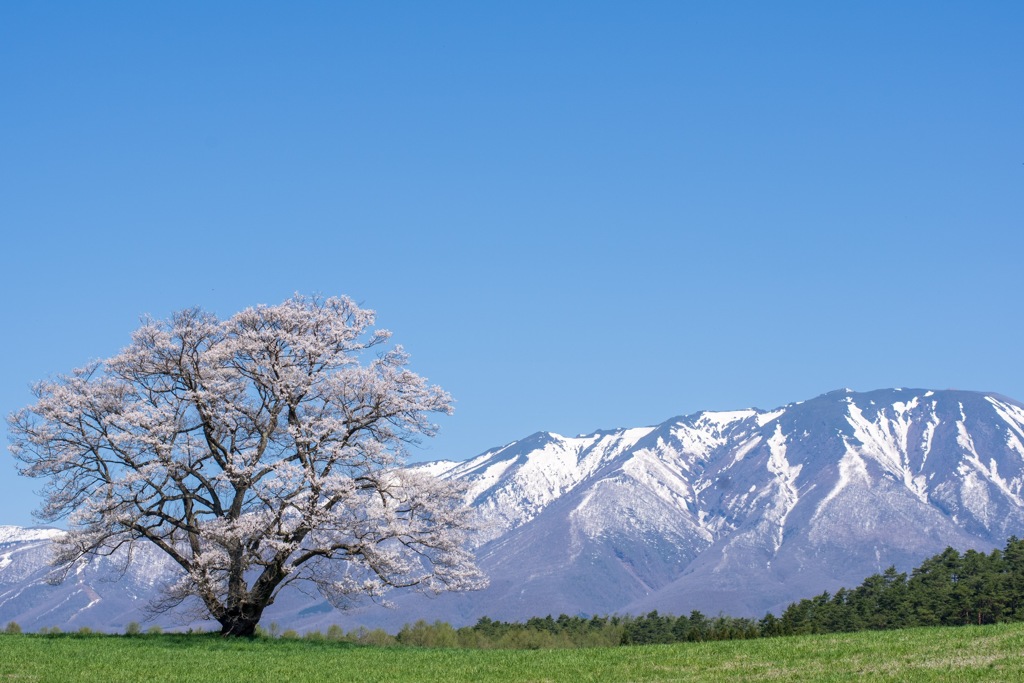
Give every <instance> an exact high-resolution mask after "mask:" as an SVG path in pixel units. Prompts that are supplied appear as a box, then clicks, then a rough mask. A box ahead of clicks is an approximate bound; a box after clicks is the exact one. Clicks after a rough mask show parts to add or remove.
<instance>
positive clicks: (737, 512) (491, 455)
mask: <svg viewBox="0 0 1024 683" xmlns="http://www.w3.org/2000/svg"><path fill="white" fill-rule="evenodd" d="M412 468H414V469H418V470H420V471H424V472H430V473H432V474H435V475H437V476H440V477H444V478H449V479H456V480H459V481H462V482H463V483H464V484H465V485H466V487H467V492H466V499H467V502H468V503H469V504H470V505H472V506H473V507H474V508H475V509H476V510H477V511H478V514H479V516H480V519H481V521H482V522H483V524H482V529H481V531H479V532H478V533H477V534H476V535H475V536H474V537H473V544H474V546H475V548H476V551H477V554H478V558H479V562H480V564H481V566H482V567H483V568H484V569H485V570H486V571H487V572H488V574H489V575H490V576H491V586H490V587H489V588H488V589H486V590H484V591H481V592H478V593H470V594H462V595H442V596H440V597H438V598H436V599H426V598H423V597H421V596H416V595H403V596H399V597H398V598H397V599H396V604H397V606H398V609H397V610H394V611H385V610H383V609H382V608H380V607H377V606H363V607H356V608H354V609H352V610H350V611H348V612H337V611H333V610H331V608H330V606H328V605H325V604H323V603H322V602H318V601H317V600H316V599H314V598H310V597H309V596H306V595H304V594H290V595H288V596H287V597H286V598H282V599H281V600H279V603H280V604H278V605H274V606H272V608H271V609H270V610H269V611H268V614H267V617H266V618H267V619H268V620H270V619H276V620H278V621H280V622H283V623H288V624H289V625H291V626H292V627H296V628H318V627H323V626H324V625H325V624H329V623H332V622H337V623H342V624H348V625H360V624H361V625H367V626H378V625H379V626H384V627H386V628H397V626H400V625H401V624H402V623H405V622H406V621H413V620H415V619H418V618H426V619H428V620H432V619H435V618H439V619H444V620H447V621H450V622H452V623H454V624H456V625H461V624H465V623H472V622H473V621H475V620H476V619H478V618H479V617H480V616H485V615H486V616H489V617H491V618H498V619H524V618H528V617H530V616H540V615H542V614H548V613H558V612H565V613H567V614H602V613H614V612H619V613H643V612H646V611H649V610H650V609H658V610H659V611H662V612H674V613H686V612H689V611H690V610H692V609H700V610H702V611H705V612H708V613H712V614H715V613H718V612H725V613H727V614H731V615H734V616H760V615H762V614H763V613H764V612H765V611H767V610H774V611H778V610H780V609H781V608H782V607H784V606H785V605H786V604H788V603H789V602H792V601H793V600H797V599H800V598H803V597H807V596H809V595H812V594H817V593H820V592H821V591H822V590H830V591H834V590H835V589H837V588H839V587H840V586H842V585H847V586H850V585H856V584H857V583H859V582H860V581H861V580H862V579H863V578H864V577H865V576H867V575H869V574H871V573H874V572H876V571H880V570H882V569H884V568H885V567H887V566H889V565H890V564H892V565H896V566H897V567H899V568H901V569H910V568H912V567H913V566H916V564H917V563H918V562H920V561H921V560H923V559H924V558H925V557H928V556H930V555H931V554H934V553H936V552H939V551H941V550H942V549H943V548H945V547H946V546H947V545H952V546H954V547H958V548H959V549H966V548H968V547H974V548H976V549H979V550H988V549H991V548H994V547H999V546H1001V545H1002V544H1003V543H1004V542H1005V540H1006V538H1007V537H1008V536H1010V535H1013V534H1017V535H1024V502H1022V494H1024V490H1022V489H1024V405H1022V404H1021V403H1020V402H1018V401H1016V400H1014V399H1011V398H1008V397H1005V396H1001V395H999V394H994V393H991V392H977V391H962V390H937V391H936V390H929V389H906V388H899V389H878V390H874V391H869V392H855V391H852V390H850V389H840V390H837V391H832V392H828V393H826V394H822V395H821V396H818V397H815V398H813V399H809V400H806V401H798V402H794V403H790V404H787V405H785V406H782V407H780V408H776V409H774V410H762V409H759V408H749V409H744V410H733V411H699V412H696V413H693V414H690V415H683V416H676V417H673V418H669V419H668V420H666V421H664V422H661V423H659V424H656V425H652V426H647V427H633V428H620V429H613V430H597V431H595V432H592V433H590V434H582V435H579V436H575V437H567V436H562V435H559V434H555V433H552V432H535V433H534V434H531V435H530V436H528V437H526V438H524V439H522V440H519V441H514V442H511V443H509V444H505V445H503V446H499V447H495V448H492V449H489V450H487V451H485V452H484V453H482V454H480V455H478V456H476V457H474V458H470V459H468V460H464V461H437V462H433V463H422V464H416V465H412ZM2 538H3V537H2V535H0V557H7V555H5V553H8V554H10V553H15V554H16V553H17V552H18V551H17V549H16V548H14V547H13V545H11V544H9V543H8V544H5V543H4V542H3V540H2ZM34 543H35V545H34V546H33V548H35V549H36V551H38V549H39V547H40V544H42V543H45V542H44V541H39V540H37V541H34ZM15 545H16V544H15ZM24 552H25V553H28V550H25V551H24ZM26 557H27V555H26ZM14 559H15V555H10V557H9V558H8V561H9V564H10V563H12V562H13V560H14ZM0 562H2V560H0ZM153 562H155V563H156V564H152V565H151V566H150V568H151V569H153V568H154V567H156V566H158V565H159V558H154V559H153ZM5 566H6V565H4V566H0V621H2V620H5V619H15V620H18V621H19V623H21V619H19V618H18V616H19V615H18V614H16V613H15V612H14V611H13V609H12V607H11V605H10V601H9V598H8V597H7V596H8V595H9V594H10V593H11V592H12V591H16V590H20V591H21V593H19V594H23V593H24V591H25V590H30V591H36V594H37V596H38V599H39V600H40V601H44V602H45V601H46V600H49V599H51V598H44V593H45V591H44V590H43V589H42V588H40V587H39V586H38V575H37V574H32V573H31V572H29V576H32V577H35V579H33V580H35V581H36V583H32V581H29V582H28V583H29V584H30V585H29V586H28V587H27V588H26V587H25V586H22V585H21V584H19V585H18V586H13V585H10V584H9V582H8V581H7V574H6V570H5V568H4V567H5ZM129 571H131V570H129ZM90 572H94V574H95V577H99V576H100V574H101V573H102V572H101V571H100V568H99V567H92V568H86V569H84V570H83V573H82V574H80V575H79V578H81V577H82V576H86V577H90V576H93V574H90ZM89 581H92V579H89ZM89 581H85V580H84V579H83V583H82V584H81V585H80V586H79V588H80V589H81V590H85V589H86V588H89V589H90V590H92V591H93V592H94V593H95V594H96V595H97V596H98V597H99V602H97V603H95V604H91V606H87V607H86V608H83V609H84V611H80V612H76V613H75V615H74V616H73V617H72V619H73V620H78V621H82V622H83V624H84V625H89V626H91V627H94V628H96V627H99V628H107V629H110V630H117V626H116V624H113V623H110V622H111V619H113V617H103V616H102V615H103V610H102V609H101V608H102V607H103V605H104V601H107V602H108V604H113V603H116V602H117V601H116V600H113V599H111V598H108V597H106V596H105V595H104V593H103V591H102V590H101V589H99V588H95V587H94V586H93V585H92V583H89ZM86 584H88V585H86ZM140 585H141V584H140ZM8 586H10V588H8ZM51 589H53V590H54V591H56V592H55V593H53V597H52V600H56V598H57V596H58V595H59V589H60V587H59V586H58V587H51ZM128 609H129V608H128V607H125V606H124V605H121V608H120V611H119V612H118V614H123V613H126V611H128ZM47 615H48V616H47V617H46V618H55V617H56V616H57V613H56V612H51V613H47ZM90 615H91V616H90ZM22 618H25V617H24V616H22ZM42 618H43V617H41V616H40V617H36V619H37V620H36V622H31V620H30V623H28V624H23V626H28V627H29V628H31V627H32V623H37V624H38V625H39V626H42V625H52V624H43V623H41V622H39V621H38V619H42ZM118 618H120V617H118ZM90 619H92V621H89V620H90ZM85 622H89V623H85Z"/></svg>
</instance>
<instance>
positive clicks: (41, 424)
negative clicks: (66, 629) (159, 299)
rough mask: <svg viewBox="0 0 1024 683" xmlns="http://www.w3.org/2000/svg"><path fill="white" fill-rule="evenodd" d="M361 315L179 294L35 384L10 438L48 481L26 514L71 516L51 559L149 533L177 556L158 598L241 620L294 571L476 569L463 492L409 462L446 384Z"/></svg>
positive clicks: (405, 578) (427, 575) (295, 303)
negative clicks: (203, 306) (39, 501)
mask: <svg viewBox="0 0 1024 683" xmlns="http://www.w3.org/2000/svg"><path fill="white" fill-rule="evenodd" d="M373 324H374V313H373V311H369V310H366V309H361V308H359V307H358V306H357V305H355V304H354V303H353V302H352V301H351V300H349V299H347V298H326V299H325V298H320V297H312V298H307V297H302V296H299V295H296V296H295V297H294V298H292V299H290V300H288V301H285V302H284V303H282V304H280V305H277V306H258V307H256V308H250V309H247V310H245V311H242V312H241V313H238V314H236V315H234V316H233V317H231V318H230V319H227V320H223V321H220V320H218V319H217V318H215V317H214V316H213V315H211V314H209V313H206V312H204V311H202V310H199V309H192V310H186V311H182V312H179V313H176V314H174V315H173V316H172V317H171V319H170V320H167V321H155V320H144V321H143V324H142V326H141V327H140V328H139V329H138V330H137V331H136V332H135V333H134V335H133V337H132V341H131V344H130V345H129V346H128V347H127V348H125V349H124V350H123V351H121V352H120V353H119V354H117V355H116V356H114V357H112V358H109V359H107V360H104V361H99V362H93V363H90V364H89V365H87V366H85V367H83V368H81V369H78V370H75V371H74V372H72V373H71V374H70V375H66V376H60V377H57V378H56V379H53V380H49V381H43V382H40V383H39V384H37V385H36V386H35V388H34V393H35V398H36V401H35V403H34V404H33V405H30V406H28V407H27V408H24V409H22V410H20V411H18V412H16V413H14V414H12V415H11V416H10V417H9V418H8V422H9V425H10V433H11V450H12V452H13V454H14V456H15V457H16V458H17V459H18V460H19V461H20V467H19V468H20V471H21V473H22V474H24V475H27V476H29V477H37V478H40V479H42V480H43V481H44V482H45V484H44V487H45V488H44V491H43V493H44V504H43V507H42V508H41V510H40V511H39V512H38V513H37V515H38V516H39V517H40V518H41V519H43V520H46V521H53V520H57V519H67V520H68V527H69V532H68V533H67V534H66V535H65V536H64V537H63V538H61V539H60V540H59V541H58V544H57V556H56V560H55V562H56V563H57V564H58V566H60V567H64V568H65V571H66V568H68V567H71V566H72V565H73V564H74V563H75V562H77V561H79V560H81V559H83V558H86V557H87V556H90V555H111V554H113V553H115V552H117V553H124V554H123V555H119V556H120V557H127V558H130V557H131V555H132V550H133V548H135V547H137V544H140V543H149V544H153V545H155V546H156V547H157V548H159V549H160V550H161V551H163V552H164V553H166V554H167V555H168V556H169V557H170V558H171V559H172V560H173V562H174V563H176V565H177V566H178V567H180V580H178V581H177V582H176V583H173V584H172V585H170V586H168V587H167V590H166V591H165V593H164V594H163V596H162V598H161V600H160V601H159V604H157V605H156V606H155V607H156V608H157V609H167V608H171V607H175V606H177V605H179V604H181V603H182V602H184V601H186V600H190V601H193V603H194V604H195V605H198V606H199V610H200V612H201V613H202V614H203V615H204V616H207V617H212V618H213V619H215V620H217V621H218V622H220V624H221V626H222V629H221V632H222V633H223V634H225V635H238V636H249V635H252V634H253V633H254V631H255V628H256V625H257V623H258V622H259V620H260V617H261V615H262V613H263V610H264V609H265V608H266V607H267V606H268V605H270V604H271V603H273V601H274V599H275V597H276V596H277V595H278V594H279V592H280V591H281V590H282V589H283V588H284V587H286V586H289V585H292V584H295V583H297V582H306V583H307V585H308V584H310V583H311V584H314V585H315V586H316V587H317V588H318V589H319V590H320V592H321V593H322V594H323V595H324V596H325V597H327V598H328V599H329V600H330V601H331V602H332V603H333V604H335V605H343V604H346V603H347V602H348V601H349V600H351V599H355V598H357V597H359V596H371V597H372V598H379V597H380V596H383V594H384V593H385V592H386V591H388V590H389V589H391V588H395V587H413V588H416V589H419V590H421V591H425V592H428V593H437V592H441V591H445V590H470V589H476V588H480V587H483V586H484V585H485V584H486V578H485V577H484V576H483V575H482V574H481V572H480V571H479V570H478V569H477V567H476V566H475V564H474V559H473V557H472V555H471V554H470V553H469V552H468V551H467V550H466V549H465V544H464V541H465V532H466V531H467V530H468V529H470V528H471V527H472V521H471V517H470V514H471V513H470V511H469V509H467V508H466V506H465V505H464V501H463V497H462V491H461V490H460V489H459V488H458V487H457V485H455V484H453V483H451V482H445V481H441V480H438V479H436V478H434V477H432V476H428V475H425V474H422V473H417V472H415V471H413V470H410V469H409V468H406V467H405V466H404V465H405V456H406V446H407V445H408V444H410V443H413V442H415V441H416V440H417V439H418V438H420V437H424V436H427V437H429V436H432V435H433V434H434V433H435V431H436V429H437V427H436V425H434V424H433V423H432V422H431V421H430V416H431V414H435V413H445V414H447V413H450V412H451V407H452V399H451V397H450V396H449V395H448V394H447V393H445V392H444V391H442V390H441V389H440V388H438V387H436V386H432V385H430V384H428V383H427V381H426V380H425V379H424V378H422V377H420V376H418V375H416V374H414V373H413V372H411V371H410V370H408V369H407V368H406V364H407V355H406V354H405V353H404V352H403V350H402V348H401V347H390V348H388V345H387V341H388V339H389V337H390V333H389V332H387V331H384V330H374V329H372V328H373Z"/></svg>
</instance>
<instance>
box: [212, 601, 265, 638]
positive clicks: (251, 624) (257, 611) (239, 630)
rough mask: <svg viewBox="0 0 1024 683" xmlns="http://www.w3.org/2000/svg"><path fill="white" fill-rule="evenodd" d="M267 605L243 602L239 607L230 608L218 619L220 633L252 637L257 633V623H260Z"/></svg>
mask: <svg viewBox="0 0 1024 683" xmlns="http://www.w3.org/2000/svg"><path fill="white" fill-rule="evenodd" d="M265 606H266V605H260V606H257V605H254V604H252V603H243V604H241V605H238V606H237V607H231V608H228V609H227V610H225V611H224V613H223V614H221V616H220V617H219V618H218V619H217V621H219V622H220V634H221V635H222V636H225V637H227V636H240V637H243V638H252V637H253V636H255V635H256V625H257V624H259V623H260V617H262V616H263V608H264V607H265Z"/></svg>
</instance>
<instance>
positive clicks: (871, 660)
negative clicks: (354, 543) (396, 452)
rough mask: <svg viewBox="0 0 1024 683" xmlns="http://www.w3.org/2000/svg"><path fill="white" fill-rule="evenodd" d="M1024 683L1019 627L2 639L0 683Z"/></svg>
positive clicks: (1023, 633) (1023, 637)
mask: <svg viewBox="0 0 1024 683" xmlns="http://www.w3.org/2000/svg"><path fill="white" fill-rule="evenodd" d="M730 680H737V681H739V680H742V681H852V680H858V681H859V680H878V681H1016V680H1019V681H1024V624H1012V625H1009V624H1007V625H998V626H984V627H962V628H928V629H910V630H906V631H887V632H864V633H855V634H844V635H827V636H803V637H794V638H771V639H763V640H748V641H731V642H716V643H691V644H684V645H650V646H643V647H619V648H603V649H581V650H428V649H417V648H408V647H406V648H402V647H393V648H374V647H363V646H357V645H351V644H345V643H333V642H316V641H306V640H256V641H244V640H243V641H238V640H222V639H220V638H219V637H216V636H209V635H202V636H196V635H147V636H137V637H131V638H129V637H121V636H82V635H71V634H68V635H57V636H39V635H0V681H98V682H102V683H111V682H117V681H196V682H197V683H200V682H203V683H207V682H209V683H213V682H215V681H247V682H253V681H325V682H326V681H331V682H338V681H360V682H363V683H368V682H370V681H445V682H458V681H466V682H467V683H468V682H471V681H472V682H476V681H571V682H573V683H583V682H584V681H615V682H616V683H621V682H623V681H730Z"/></svg>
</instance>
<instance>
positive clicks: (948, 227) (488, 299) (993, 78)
mask: <svg viewBox="0 0 1024 683" xmlns="http://www.w3.org/2000/svg"><path fill="white" fill-rule="evenodd" d="M1022 35H1024V4H1022V3H1018V2H990V3H972V2H962V3H947V2H931V1H929V2H920V3H915V2H900V3H890V2H857V3H822V2H806V3H796V2H792V3H785V2H782V3H763V2H749V3H743V2H736V3H718V2H703V3H697V2H661V3H659V2H621V3H604V2H573V3H566V2H551V1H547V0H546V1H544V2H515V3H504V5H499V3H490V2H484V3H481V2H460V3H449V2H436V3H434V2H431V3H425V2H388V3H366V2H360V3H343V2H320V3H316V2H311V3H259V2H238V3H229V2H217V3H199V2H181V3H152V2H150V3H136V2H119V3H112V2H97V3H71V2H33V3H13V2H8V3H3V4H2V5H0V230H2V235H3V250H2V252H0V253H2V259H3V261H2V269H0V272H2V275H0V277H2V290H0V291H2V295H0V296H2V299H0V301H2V303H0V306H2V308H0V311H2V318H3V320H4V329H3V334H2V335H0V410H2V412H3V413H4V414H5V415H6V414H8V413H10V412H11V411H13V410H15V409H17V408H19V407H21V406H23V405H25V404H27V403H28V402H29V401H30V394H29V390H28V387H29V385H30V383H31V382H33V381H35V380H38V379H41V378H44V377H46V376H48V375H52V374H55V373H60V372H66V371H68V370H70V369H72V368H74V367H76V366H79V365H81V364H83V363H84V362H86V361H88V360H90V359H94V358H102V357H107V356H110V355H112V354H113V353H116V352H117V351H118V350H119V349H120V348H121V347H122V346H123V345H125V344H126V343H127V341H128V339H129V335H130V333H131V331H132V330H133V329H134V328H135V327H136V326H137V323H138V319H139V316H140V315H143V314H147V313H148V314H152V315H154V316H157V317H165V316H167V315H168V314H169V313H170V312H172V311H174V310H177V309H181V308H186V307H191V306H197V305H198V306H202V307H204V308H207V309H209V310H212V311H214V312H216V313H218V314H220V315H223V316H228V315H230V314H232V313H234V312H235V311H238V310H240V309H242V308H244V307H246V306H249V305H253V304H257V303H277V302H279V301H282V300H284V299H286V298H287V297H289V296H290V295H291V294H292V293H293V292H296V291H298V292H302V293H307V294H308V293H316V292H319V293H323V294H326V295H332V294H348V295H350V296H352V297H353V298H355V299H356V300H358V301H361V302H362V303H363V304H365V305H366V306H368V307H370V308H374V309H376V310H377V311H378V313H379V321H380V323H381V325H382V326H384V327H387V328H389V329H391V330H392V331H393V332H394V335H395V337H394V338H395V340H396V341H398V342H400V343H402V344H404V345H405V346H406V348H407V349H408V350H409V351H410V352H411V353H412V368H413V369H414V370H416V371H418V372H420V373H421V374H424V375H426V376H428V377H429V378H430V379H431V380H433V381H434V382H436V383H438V384H440V385H441V386H442V387H444V388H445V389H447V390H448V391H450V392H451V393H452V394H453V395H454V396H455V398H456V399H457V401H458V403H457V408H456V413H455V415H454V416H453V417H451V418H446V419H445V420H444V421H443V422H442V432H441V435H440V436H439V437H438V438H436V439H434V440H433V441H432V442H431V443H430V444H429V446H428V447H427V448H425V449H424V450H422V451H420V452H419V453H418V454H417V457H418V458H420V459H437V458H454V459H463V458H466V457H469V456H472V455H475V454H478V453H480V452H482V451H484V450H485V449H487V448H489V447H491V446H494V445H499V444H503V443H506V442H508V441H512V440H514V439H517V438H520V437H523V436H526V435H528V434H530V433H532V432H534V431H539V430H550V431H556V432H561V433H567V434H576V433H580V432H589V431H592V430H595V429H599V428H612V427H617V426H639V425H648V424H654V423H657V422H661V421H663V420H665V419H667V418H669V417H671V416H674V415H678V414H686V413H691V412H694V411H697V410H701V409H733V408H742V407H749V406H758V407H762V408H772V407H776V406H779V405H782V404H785V403H788V402H791V401H797V400H802V399H805V398H810V397H813V396H816V395H818V394H821V393H824V392H826V391H830V390H832V389H836V388H839V387H844V386H848V387H852V388H855V389H860V390H868V389H874V388H880V387H890V386H915V387H932V388H946V387H957V388H962V389H978V390H993V391H998V392H1001V393H1004V394H1007V395H1009V396H1012V397H1015V398H1018V399H1024V373H1022V362H1021V361H1022V357H1024V343H1022V338H1024V334H1022V332H1024V326H1022V322H1021V321H1022V316H1021V307H1020V300H1021V294H1022V292H1024V269H1022V267H1021V257H1022V254H1024V234H1022V232H1024V230H1022V229H1024V40H1022V39H1021V36H1022ZM36 484H37V483H36V482H34V481H32V480H23V479H21V478H19V477H17V476H16V474H15V471H14V468H13V466H12V460H11V458H10V457H9V456H5V457H4V458H3V461H2V462H0V524H2V523H14V524H29V523H31V521H32V520H31V517H30V515H29V511H30V510H31V509H32V508H34V507H35V505H36V500H35V499H34V497H33V495H32V494H31V491H32V489H33V488H34V487H35V486H36Z"/></svg>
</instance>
